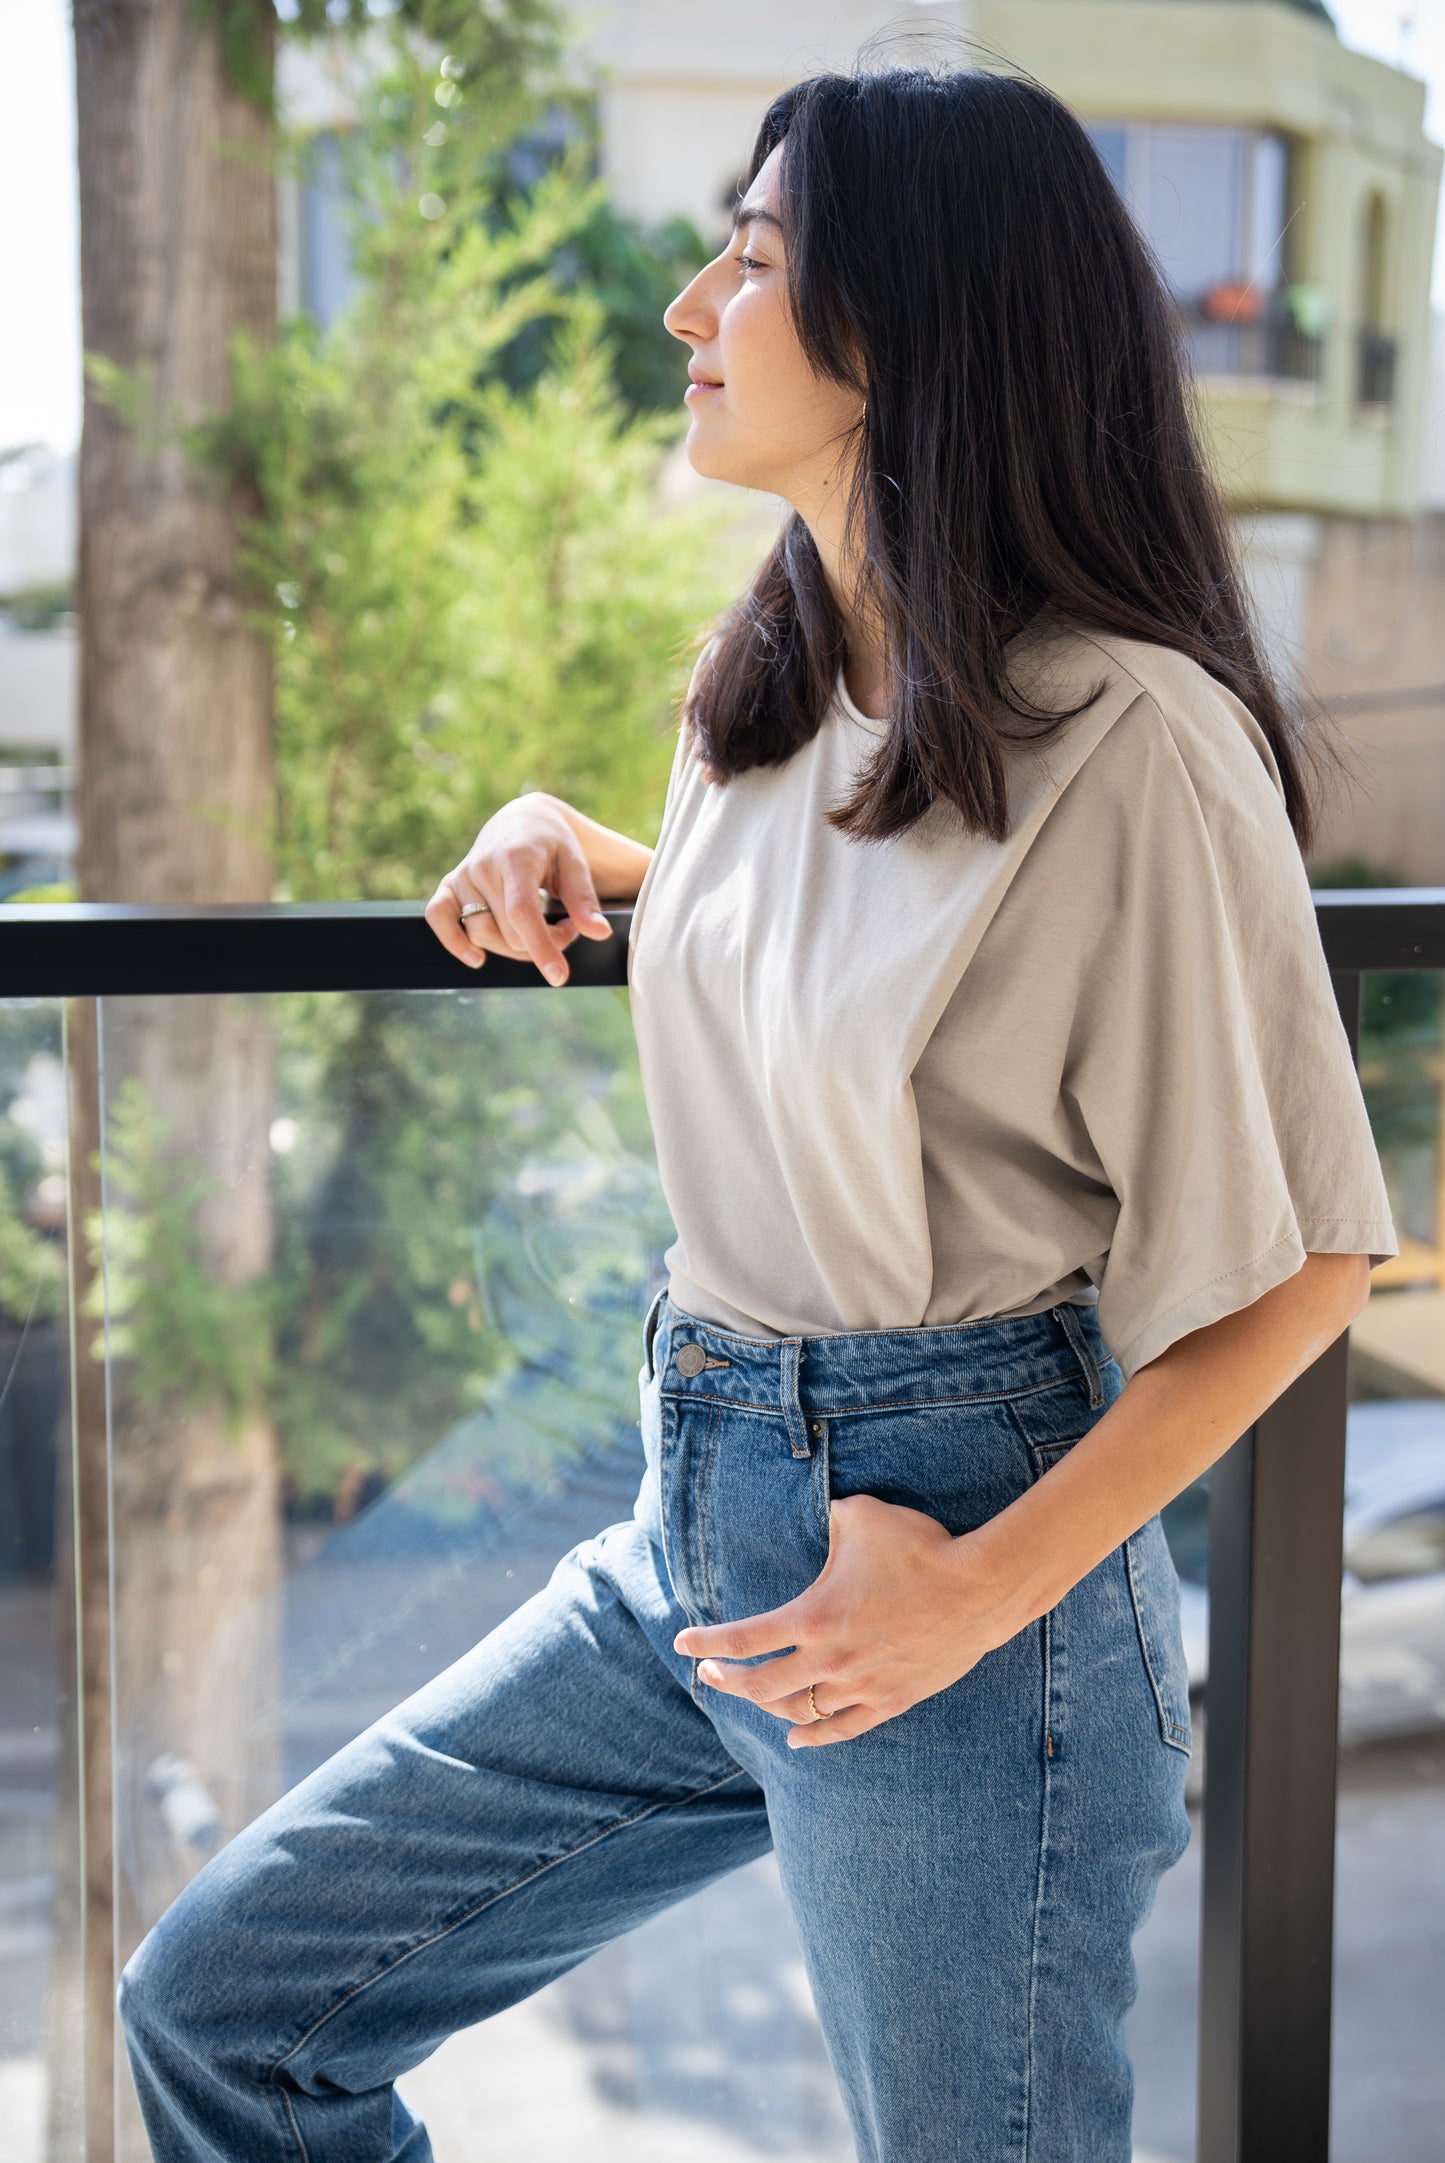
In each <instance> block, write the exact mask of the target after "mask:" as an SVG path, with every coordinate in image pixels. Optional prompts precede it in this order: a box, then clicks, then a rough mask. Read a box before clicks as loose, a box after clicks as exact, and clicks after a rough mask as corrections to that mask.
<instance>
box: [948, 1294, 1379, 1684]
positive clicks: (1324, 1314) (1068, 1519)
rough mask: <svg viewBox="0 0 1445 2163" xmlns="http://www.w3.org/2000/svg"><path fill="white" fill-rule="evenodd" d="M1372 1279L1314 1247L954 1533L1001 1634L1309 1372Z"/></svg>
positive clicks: (1144, 1375)
mask: <svg viewBox="0 0 1445 2163" xmlns="http://www.w3.org/2000/svg"><path fill="white" fill-rule="evenodd" d="M1368 1292H1369V1268H1368V1264H1367V1262H1366V1260H1365V1257H1364V1256H1363V1255H1337V1254H1311V1255H1307V1256H1306V1258H1305V1263H1304V1267H1303V1268H1302V1269H1300V1270H1298V1271H1297V1272H1296V1274H1295V1275H1294V1276H1293V1277H1290V1278H1288V1279H1287V1280H1286V1281H1285V1283H1283V1284H1280V1285H1276V1286H1275V1287H1274V1289H1273V1290H1272V1291H1270V1292H1267V1293H1266V1294H1265V1295H1264V1297H1263V1298H1261V1299H1258V1300H1256V1301H1254V1303H1253V1304H1252V1305H1251V1306H1249V1307H1245V1308H1243V1309H1241V1310H1240V1312H1239V1313H1237V1314H1231V1315H1227V1316H1225V1318H1224V1319H1223V1320H1222V1321H1219V1322H1215V1323H1212V1324H1211V1325H1210V1326H1209V1327H1208V1328H1206V1329H1199V1330H1195V1331H1194V1332H1192V1334H1191V1335H1189V1336H1187V1337H1182V1338H1180V1339H1179V1340H1178V1342H1177V1343H1175V1344H1173V1345H1171V1346H1170V1347H1169V1349H1168V1350H1167V1351H1166V1352H1164V1353H1162V1354H1161V1355H1160V1357H1159V1358H1158V1359H1156V1360H1152V1361H1151V1362H1150V1363H1149V1365H1148V1366H1146V1367H1142V1368H1141V1369H1140V1370H1139V1372H1138V1373H1137V1374H1136V1375H1135V1376H1134V1377H1133V1379H1132V1381H1130V1382H1129V1383H1128V1384H1127V1385H1126V1386H1125V1388H1124V1389H1123V1391H1122V1392H1121V1393H1120V1395H1119V1396H1118V1397H1117V1398H1116V1399H1115V1401H1114V1403H1113V1404H1112V1405H1111V1406H1110V1407H1109V1409H1108V1411H1107V1412H1106V1413H1105V1414H1104V1415H1103V1417H1102V1418H1101V1419H1100V1420H1099V1421H1098V1422H1097V1424H1096V1425H1095V1426H1094V1427H1093V1428H1091V1430H1090V1431H1089V1433H1088V1434H1087V1435H1086V1436H1085V1437H1084V1439H1083V1440H1082V1441H1081V1442H1078V1443H1076V1444H1075V1445H1074V1447H1073V1448H1072V1449H1071V1450H1070V1451H1069V1452H1068V1453H1067V1455H1066V1456H1065V1457H1063V1458H1062V1459H1061V1460H1060V1462H1059V1463H1058V1464H1056V1465H1055V1466H1053V1467H1052V1468H1051V1470H1050V1471H1048V1472H1047V1473H1045V1474H1044V1476H1043V1477H1042V1479H1040V1480H1039V1481H1038V1482H1037V1483H1036V1484H1035V1485H1034V1486H1033V1487H1031V1488H1030V1489H1029V1490H1028V1492H1027V1493H1026V1494H1024V1495H1022V1496H1020V1498H1019V1500H1018V1501H1017V1502H1014V1503H1012V1504H1011V1505H1010V1506H1009V1507H1008V1508H1007V1509H1006V1510H1003V1511H1001V1512H1000V1514H999V1515H998V1516H997V1517H995V1518H993V1519H992V1520H991V1521H990V1522H989V1523H988V1524H987V1525H984V1526H982V1527H981V1528H980V1529H979V1531H977V1532H976V1533H970V1534H968V1535H966V1536H965V1538H963V1539H961V1540H958V1541H956V1542H955V1554H956V1558H957V1561H958V1564H959V1567H960V1568H961V1569H963V1570H965V1571H966V1572H967V1573H968V1574H969V1576H970V1578H971V1579H972V1580H973V1585H972V1586H971V1590H975V1592H976V1584H977V1573H979V1572H982V1573H983V1575H984V1577H985V1578H986V1580H987V1581H988V1582H989V1584H990V1585H991V1587H992V1595H991V1597H992V1604H993V1606H994V1610H995V1615H996V1625H995V1628H994V1629H993V1630H992V1631H991V1633H990V1634H992V1635H994V1636H995V1637H996V1638H997V1641H998V1642H999V1643H1003V1642H1004V1641H1005V1640H1006V1639H1007V1638H1009V1637H1012V1636H1013V1635H1015V1633H1016V1632H1017V1631H1019V1630H1021V1629H1023V1628H1024V1627H1025V1625H1026V1624H1028V1623H1030V1622H1033V1621H1035V1620H1037V1618H1038V1617H1039V1616H1040V1615H1043V1614H1047V1612H1048V1611H1049V1609H1050V1608H1052V1607H1054V1606H1056V1605H1057V1604H1058V1602H1059V1601H1060V1600H1061V1599H1062V1598H1063V1596H1064V1594H1065V1593H1066V1592H1068V1591H1069V1589H1070V1587H1071V1586H1073V1585H1075V1584H1077V1583H1078V1582H1079V1580H1080V1579H1081V1578H1082V1577H1085V1576H1087V1575H1088V1573H1089V1571H1090V1570H1092V1569H1094V1568H1095V1567H1096V1566H1097V1565H1098V1564H1099V1563H1100V1562H1102V1561H1103V1559H1104V1557H1105V1556H1106V1555H1109V1554H1112V1553H1113V1551H1114V1549H1115V1548H1116V1547H1118V1546H1119V1545H1120V1544H1121V1542H1122V1541H1124V1540H1126V1539H1127V1538H1128V1537H1129V1536H1130V1534H1131V1533H1134V1532H1137V1531H1138V1529H1139V1527H1140V1526H1141V1525H1143V1524H1147V1522H1148V1521H1149V1519H1150V1518H1151V1517H1152V1516H1153V1515H1154V1513H1155V1511H1156V1510H1159V1509H1162V1508H1163V1506H1164V1504H1165V1503H1166V1502H1169V1501H1172V1500H1173V1498H1174V1496H1175V1495H1177V1494H1179V1493H1180V1492H1181V1491H1182V1490H1183V1489H1184V1488H1185V1487H1187V1486H1188V1485H1189V1483H1190V1481H1191V1480H1194V1479H1197V1478H1198V1477H1199V1475H1200V1473H1201V1472H1204V1471H1206V1470H1207V1469H1208V1467H1209V1466H1210V1465H1212V1464H1213V1463H1214V1462H1215V1460H1216V1459H1217V1458H1218V1457H1221V1456H1222V1455H1223V1454H1224V1452H1225V1451H1226V1450H1227V1449H1228V1448H1229V1447H1230V1445H1231V1444H1232V1443H1233V1442H1235V1441H1236V1440H1237V1439H1238V1437H1239V1436H1240V1435H1242V1434H1243V1433H1244V1432H1245V1430H1246V1428H1248V1427H1249V1426H1251V1425H1252V1424H1253V1422H1254V1421H1255V1420H1256V1419H1258V1417H1259V1415H1260V1414H1261V1413H1262V1412H1263V1411H1264V1410H1265V1409H1266V1408H1267V1406H1269V1405H1270V1404H1272V1403H1273V1402H1274V1400H1275V1398H1276V1397H1278V1396H1279V1395H1280V1393H1281V1391H1283V1390H1284V1389H1286V1388H1287V1387H1288V1386H1289V1384H1290V1383H1291V1382H1292V1381H1294V1379H1295V1378H1296V1376H1297V1375H1300V1374H1302V1373H1303V1372H1304V1370H1305V1368H1306V1367H1308V1366H1309V1365H1310V1364H1311V1363H1312V1362H1313V1361H1314V1360H1315V1359H1316V1358H1318V1356H1319V1354H1320V1353H1321V1352H1323V1351H1324V1350H1325V1349H1326V1347H1327V1346H1328V1345H1330V1344H1332V1343H1333V1342H1334V1340H1335V1338H1336V1337H1337V1336H1338V1335H1339V1334H1340V1332H1341V1330H1342V1329H1345V1328H1347V1327H1348V1326H1349V1324H1350V1322H1351V1321H1353V1319H1354V1317H1355V1315H1356V1314H1358V1313H1359V1311H1360V1308H1361V1307H1362V1306H1363V1304H1364V1301H1365V1298H1366V1297H1367V1296H1368Z"/></svg>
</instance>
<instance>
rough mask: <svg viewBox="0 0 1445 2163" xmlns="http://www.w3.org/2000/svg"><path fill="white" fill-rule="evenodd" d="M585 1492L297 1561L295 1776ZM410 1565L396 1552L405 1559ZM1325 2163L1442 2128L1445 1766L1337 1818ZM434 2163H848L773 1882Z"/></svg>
mask: <svg viewBox="0 0 1445 2163" xmlns="http://www.w3.org/2000/svg"><path fill="white" fill-rule="evenodd" d="M612 1486H613V1475H612V1472H611V1469H610V1468H608V1467H606V1466H598V1467H593V1468H592V1469H591V1470H589V1471H586V1472H584V1473H582V1474H579V1476H578V1477H577V1478H576V1479H575V1480H571V1481H569V1482H568V1485H567V1487H566V1489H565V1491H564V1492H562V1493H561V1494H560V1495H559V1496H558V1497H557V1498H555V1499H554V1501H553V1502H551V1503H549V1504H547V1505H546V1506H544V1507H543V1508H541V1509H540V1510H538V1509H535V1508H534V1509H532V1510H530V1511H529V1512H527V1513H526V1515H525V1521H522V1520H508V1521H507V1522H499V1523H497V1524H494V1525H493V1526H492V1527H491V1528H490V1530H489V1532H488V1534H487V1538H486V1539H485V1540H484V1541H483V1542H482V1544H481V1546H480V1547H475V1546H468V1545H467V1544H465V1543H463V1544H460V1545H458V1544H457V1543H456V1542H455V1541H454V1540H448V1541H447V1542H443V1543H442V1544H441V1545H440V1546H438V1545H435V1544H431V1545H429V1544H428V1541H427V1538H426V1537H424V1536H423V1535H422V1532H421V1531H419V1530H418V1528H417V1527H415V1526H414V1527H412V1528H411V1532H410V1533H409V1534H408V1540H409V1542H410V1544H408V1541H405V1540H403V1541H399V1540H398V1538H397V1536H396V1535H397V1527H396V1525H395V1524H391V1525H390V1526H388V1525H386V1524H384V1523H382V1524H378V1522H377V1521H375V1520H373V1521H372V1522H371V1524H370V1525H369V1526H368V1524H367V1523H365V1522H364V1521H358V1526H357V1527H356V1528H355V1530H354V1534H353V1535H351V1536H347V1537H343V1538H342V1539H340V1540H333V1541H331V1542H329V1543H328V1545H327V1547H326V1548H325V1549H324V1550H323V1551H322V1552H321V1553H319V1554H313V1553H312V1552H311V1550H310V1546H309V1545H308V1544H307V1543H304V1542H302V1543H298V1544H297V1547H296V1551H295V1553H294V1555H293V1573H292V1580H291V1585H290V1598H289V1605H288V1615H287V1626H286V1645H287V1650H286V1658H285V1665H286V1675H287V1690H286V1704H285V1719H286V1758H287V1776H288V1778H295V1777H298V1776H299V1775H300V1773H302V1772H304V1771H305V1770H306V1769H307V1767H308V1765H310V1764H312V1763H315V1762H317V1761H319V1759H320V1758H321V1757H322V1756H324V1755H325V1754H326V1753H327V1752H328V1751H329V1750H330V1749H332V1748H334V1747H335V1745H336V1744H337V1743H338V1742H340V1741H341V1740H343V1739H344V1738H345V1736H346V1735H347V1734H349V1733H354V1732H355V1731H356V1729H357V1727H358V1726H360V1725H362V1724H364V1723H365V1721H367V1720H369V1719H370V1718H371V1717H373V1715H374V1713H375V1712H376V1711H379V1710H380V1709H382V1707H383V1706H384V1705H385V1704H387V1703H390V1702H393V1701H394V1700H395V1699H396V1697H398V1696H400V1695H402V1694H404V1693H405V1691H406V1690H408V1689H409V1688H411V1687H412V1686H413V1685H414V1683H415V1682H416V1681H418V1680H420V1679H421V1678H422V1676H423V1675H425V1674H428V1673H431V1672H434V1671H435V1670H436V1668H437V1667H439V1666H441V1665H443V1664H445V1662H446V1661H448V1660H449V1659H451V1658H452V1657H453V1656H454V1654H455V1653H456V1652H458V1651H460V1650H462V1649H464V1647H465V1646H466V1645H467V1644H468V1643H470V1642H472V1641H473V1640H474V1638H475V1637H476V1636H477V1635H479V1634H480V1633H481V1631H482V1630H484V1629H485V1628H487V1627H489V1626H490V1624H491V1623H492V1622H493V1621H494V1620H495V1619H497V1617H498V1616H499V1615H500V1614H501V1613H502V1612H505V1611H506V1609H507V1608H508V1607H510V1606H511V1605H513V1604H514V1603H515V1601H516V1600H517V1599H518V1598H520V1597H522V1596H524V1595H525V1594H526V1593H527V1592H529V1591H530V1590H531V1589H532V1588H533V1585H534V1584H536V1583H539V1582H541V1580H542V1578H543V1577H544V1576H545V1574H546V1570H547V1568H548V1567H549V1565H550V1561H551V1559H552V1558H553V1557H554V1556H555V1555H556V1554H557V1553H559V1552H561V1551H562V1549H563V1548H565V1546H566V1545H568V1544H569V1542H570V1540H571V1539H572V1538H573V1537H575V1536H576V1535H577V1533H578V1532H579V1531H581V1530H585V1529H588V1528H590V1527H591V1526H593V1525H595V1524H597V1523H599V1522H605V1521H606V1518H605V1516H604V1515H603V1514H601V1512H602V1510H603V1508H604V1507H605V1506H606V1505H607V1503H608V1499H609V1496H610V1495H611V1494H612ZM403 1550H404V1551H403ZM50 1621H51V1615H50V1599H49V1595H48V1593H46V1592H45V1591H44V1590H43V1589H41V1588H36V1589H32V1590H28V1591H9V1592H0V2126H3V2128H4V2131H5V2140H4V2143H3V2146H4V2152H5V2155H6V2158H7V2163H42V2149H41V2123H42V2118H43V2106H44V2076H43V2071H42V2068H41V2065H40V2059H39V2051H40V2043H41V2024H40V2014H41V2006H42V1998H43V1978H44V1966H45V1946H46V1927H47V1926H46V1917H47V1911H48V1897H49V1880H48V1872H49V1858H48V1852H47V1825H48V1819H49V1814H50V1806H51V1796H52V1786H53V1768H54V1762H55V1718H54V1697H53V1690H54V1681H53V1669H52V1665H51V1659H50V1650H49V1647H50ZM1197 1901H1198V1849H1197V1842H1196V1846H1195V1847H1194V1848H1193V1849H1191V1851H1190V1854H1189V1855H1188V1856H1187V1857H1186V1859H1185V1861H1184V1862H1183V1863H1182V1864H1181V1865H1180V1867H1179V1868H1178V1869H1177V1870H1176V1871H1175V1872H1174V1873H1173V1874H1172V1876H1171V1877H1170V1879H1169V1880H1167V1881H1166V1884H1165V1887H1164V1889H1163V1893H1162V1894H1161V1898H1160V1900H1159V1903H1158V1906H1157V1908H1156V1912H1155V1915H1154V1917H1153V1918H1152V1919H1151V1921H1150V1924H1149V1925H1148V1928H1147V1929H1146V1931H1145V1933H1144V1935H1143V1937H1142V1939H1141V1942H1140V1947H1139V1961H1140V1970H1141V1981H1142V1988H1141V1995H1140V2000H1139V2004H1138V2007H1137V2008H1136V2012H1135V2015H1134V2019H1133V2023H1132V2030H1131V2042H1132V2048H1133V2051H1134V2055H1135V2060H1136V2064H1137V2067H1138V2075H1139V2097H1138V2111H1137V2138H1138V2151H1137V2155H1138V2163H1145V2159H1146V2158H1147V2159H1149V2163H1188V2158H1189V2157H1190V2156H1191V2155H1192V2149H1193V2140H1192V2126H1193V2112H1194V2060H1193V2026H1194V2014H1195V1959H1196V1950H1197V1933H1196V1908H1197ZM1338 1936H1339V1961H1338V2004H1339V2014H1338V2024H1337V2045H1336V2055H1337V2096H1336V2136H1335V2141H1334V2148H1333V2163H1422V2159H1423V2158H1425V2157H1427V2156H1430V2155H1434V2154H1438V2153H1439V2152H1440V2127H1441V2125H1442V2124H1445V2053H1442V2052H1441V2050H1440V2048H1439V2041H1440V2030H1439V2017H1438V2013H1439V2006H1440V2004H1441V2002H1442V1999H1445V1739H1442V1740H1441V1741H1439V1742H1434V1743H1428V1744H1408V1745H1401V1746H1396V1747H1394V1748H1392V1749H1389V1750H1375V1751H1372V1752H1368V1753H1362V1754H1359V1755H1356V1756H1354V1757H1352V1758H1351V1759H1350V1760H1349V1761H1348V1762H1347V1764H1346V1767H1345V1772H1344V1783H1343V1790H1342V1799H1341V1812H1340V1901H1339V1930H1338ZM405 2086H406V2090H407V2092H408V2093H409V2094H410V2096H411V2097H412V2098H413V2100H414V2101H415V2102H416V2104H417V2105H418V2107H420V2108H422V2109H424V2110H425V2112H426V2114H427V2117H428V2121H429V2123H430V2125H431V2127H432V2130H433V2137H434V2142H435V2148H436V2154H437V2158H438V2163H561V2159H563V2158H566V2159H568V2163H571V2159H573V2158H575V2157H577V2156H579V2155H585V2156H586V2157H587V2159H588V2163H654V2159H655V2163H664V2159H665V2163H677V2159H678V2158H686V2159H687V2163H750V2159H751V2163H757V2159H763V2158H770V2157H776V2158H785V2159H789V2163H835V2159H839V2163H841V2159H846V2158H847V2157H848V2155H849V2153H850V2150H849V2146H848V2142H847V2138H846V2134H845V2132H844V2129H843V2125H842V2120H841V2115H840V2112H839V2108H838V2104H837V2100H836V2096H835V2093H834V2090H833V2085H832V2081H831V2077H830V2075H829V2073H828V2069H827V2065H826V2062H825V2060H824V2057H823V2053H822V2048H821V2044H820V2041H819V2037H818V2033H817V2029H816V2026H815V2024H814V2021H813V2018H812V2013H811V2008H810V2006H809V2003H808V1996H807V1990H806V1986H805V1984H804V1981H803V1976H802V1969H801V1966H800V1963H799V1961H798V1957H797V1949H796V1946H795V1944H794V1942H793V1938H792V1933H791V1930H790V1928H789V1924H788V1919H787V1915H786V1911H785V1909H784V1906H783V1903H782V1899H781V1895H780V1893H779V1890H778V1885H777V1879H776V1875H775V1872H774V1871H773V1868H772V1866H771V1864H770V1863H769V1862H763V1863H759V1864H756V1865H754V1866H753V1867H752V1868H751V1869H749V1870H747V1871H745V1872H743V1873H740V1875H739V1876H738V1877H736V1878H734V1879H732V1880H730V1881H728V1882H727V1883H726V1884H724V1885H722V1886H718V1887H714V1888H713V1889H711V1890H710V1891H709V1892H708V1893H707V1894H705V1895H703V1896H701V1897H700V1898H699V1899H698V1900H696V1901H693V1902H689V1903H688V1904H686V1905H685V1906H684V1907H682V1908H679V1909H677V1910H675V1911H673V1913H672V1914H670V1915H666V1916H663V1917H661V1918H659V1919H658V1920H657V1921H656V1922H654V1923H653V1924H650V1925H649V1926H648V1927H647V1928H645V1929H644V1930H641V1931H639V1932H637V1933H636V1934H635V1935H634V1936H633V1937H632V1938H630V1939H628V1940H626V1941H624V1942H622V1943H620V1944H618V1945H616V1946H613V1947H611V1948H610V1949H608V1950H607V1951H606V1952H604V1953H603V1954H601V1955H599V1956H598V1958H597V1959H595V1960H594V1961H592V1962H590V1963H588V1965H587V1966H585V1967H584V1968H582V1969H580V1970H578V1971H577V1973H576V1974H575V1975H573V1976H571V1977H568V1978H566V1979H564V1981H563V1982H561V1983H560V1984H558V1985H556V1986H554V1987H553V1988H552V1989H551V1990H549V1991H546V1992H544V1993H542V1994H541V1995H540V1996H539V1997H537V1998H536V1999H534V2000H533V2001H531V2003H529V2004H528V2005H525V2006H521V2007H518V2008H516V2009H514V2010H513V2011H512V2012H510V2013H508V2014H506V2015H504V2016H502V2017H501V2018H500V2019H498V2020H496V2021H494V2022H491V2023H489V2024H488V2025H487V2026H486V2027H485V2028H482V2029H476V2030H472V2031H470V2032H468V2033H467V2034H465V2035H461V2036H458V2037H455V2038H453V2040H452V2041H451V2042H450V2043H449V2044H448V2045H446V2046H445V2048H444V2049H442V2050H441V2051H439V2052H438V2053H437V2054H436V2056H435V2057H434V2058H433V2059H432V2060H431V2061H430V2062H429V2063H428V2064H427V2065H426V2066H424V2067H422V2068H421V2069H419V2070H418V2071H417V2072H416V2073H415V2074H414V2075H412V2076H411V2077H410V2078H409V2079H408V2081H407V2082H406V2084H405Z"/></svg>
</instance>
